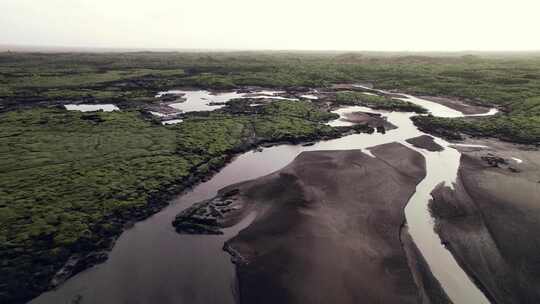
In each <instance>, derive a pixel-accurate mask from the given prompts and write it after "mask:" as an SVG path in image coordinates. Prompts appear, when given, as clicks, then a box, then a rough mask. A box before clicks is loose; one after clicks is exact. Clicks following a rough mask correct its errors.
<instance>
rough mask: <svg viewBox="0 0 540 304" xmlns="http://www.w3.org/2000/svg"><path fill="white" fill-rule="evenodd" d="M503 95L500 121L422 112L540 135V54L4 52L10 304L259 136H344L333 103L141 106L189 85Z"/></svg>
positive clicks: (2, 249) (530, 137)
mask: <svg viewBox="0 0 540 304" xmlns="http://www.w3.org/2000/svg"><path fill="white" fill-rule="evenodd" d="M355 82H360V83H373V84H374V85H375V87H377V88H382V89H394V90H398V91H403V92H407V93H412V94H425V95H438V96H448V97H454V98H458V99H461V100H464V101H466V102H468V103H472V104H478V105H490V106H491V105H495V106H498V107H499V108H500V109H502V110H503V111H504V112H503V113H501V114H498V115H496V116H494V117H482V118H459V119H443V118H436V117H432V116H422V117H416V118H415V123H416V124H417V125H419V126H420V127H422V128H424V129H426V130H429V131H432V132H436V133H439V134H442V135H445V136H454V137H456V136H459V133H460V132H463V133H468V134H471V135H478V136H494V137H499V138H502V139H505V140H509V141H517V142H525V143H536V144H538V143H539V139H540V130H539V129H540V56H539V55H538V54H532V55H528V56H520V55H513V56H483V57H482V56H457V55H445V56H442V55H437V56H416V55H415V56H411V55H406V56H404V55H399V54H398V55H388V54H362V53H348V54H338V53H282V52H267V53H262V52H260V53H254V52H233V53H208V54H204V53H144V52H141V53H126V54H117V53H104V54H81V53H62V54H39V53H0V259H1V261H2V262H1V263H2V264H1V265H2V266H1V271H0V302H21V301H23V300H26V299H28V297H29V296H31V295H34V294H36V293H38V292H40V291H42V290H44V289H45V288H47V284H48V282H49V281H50V279H51V277H52V275H53V274H54V272H55V271H57V270H58V269H59V267H61V265H63V263H64V262H65V261H66V260H67V258H68V257H69V256H72V255H73V254H79V255H81V257H83V258H85V255H86V254H88V253H89V252H93V251H96V250H100V249H104V248H107V246H108V245H109V244H110V241H111V238H112V237H113V236H116V235H118V234H119V233H120V231H121V229H122V226H123V225H124V224H125V223H126V221H129V220H134V219H139V218H143V217H145V216H148V215H149V214H151V213H153V212H155V211H156V210H158V209H159V208H161V207H162V206H163V205H164V204H165V203H166V202H167V198H168V196H169V195H170V194H172V193H177V192H178V191H181V190H182V189H184V188H185V187H189V186H190V185H191V184H192V183H193V182H194V181H196V180H197V178H199V177H201V176H204V175H207V174H210V173H212V172H213V171H214V170H216V169H218V168H220V167H221V166H223V165H224V164H225V162H226V161H227V160H228V157H229V156H230V155H231V154H233V153H236V152H240V151H244V150H245V149H248V148H251V147H253V146H254V145H256V144H261V143H265V142H277V141H290V142H297V141H302V140H305V141H309V140H316V139H320V138H328V137H336V136H339V135H340V134H341V132H342V131H343V130H337V129H333V128H330V127H328V126H326V125H324V124H321V121H326V120H329V119H332V118H335V115H334V114H330V113H327V112H325V111H320V110H318V109H317V106H324V103H325V102H326V101H322V102H321V103H320V104H318V105H317V102H315V101H314V102H313V103H309V102H290V101H279V102H274V103H272V104H269V105H265V106H261V107H249V103H250V102H251V101H250V100H243V101H239V100H236V101H232V102H231V103H230V105H229V106H228V107H226V108H224V109H223V110H222V111H218V112H212V113H190V114H189V115H186V117H184V122H183V123H181V124H178V125H172V126H162V125H160V124H159V122H157V121H154V120H153V119H150V118H144V117H145V116H144V115H141V114H140V112H139V111H138V110H139V109H141V108H145V107H149V106H151V105H152V103H154V102H156V101H158V100H157V99H156V98H154V96H155V94H156V92H158V91H162V90H166V89H171V88H179V87H200V88H204V89H231V88H240V87H244V86H263V87H268V88H281V89H291V90H297V91H300V89H301V88H300V87H313V88H315V87H316V88H320V89H321V90H325V89H327V88H328V87H330V86H331V85H332V84H335V83H355ZM335 101H336V102H337V103H341V104H355V105H364V106H370V107H374V108H379V109H390V110H404V111H415V112H418V113H422V112H423V111H424V110H423V109H422V108H419V107H417V106H414V105H412V104H409V103H406V102H402V101H399V100H395V99H391V98H388V97H380V96H379V97H374V96H368V95H366V94H362V93H358V92H338V93H337V94H336V100H335ZM73 102H84V103H92V102H95V103H101V102H114V103H115V104H117V105H119V106H120V107H121V108H122V109H123V111H122V112H112V113H103V112H97V113H78V112H67V111H65V110H62V109H60V108H58V107H55V106H56V105H58V104H63V103H73Z"/></svg>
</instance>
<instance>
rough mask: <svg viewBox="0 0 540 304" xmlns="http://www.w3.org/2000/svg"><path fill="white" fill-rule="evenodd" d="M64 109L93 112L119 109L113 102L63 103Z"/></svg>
mask: <svg viewBox="0 0 540 304" xmlns="http://www.w3.org/2000/svg"><path fill="white" fill-rule="evenodd" d="M64 107H65V108H66V110H69V111H81V112H95V111H104V112H112V111H120V109H119V108H118V107H117V106H115V105H113V104H67V105H64Z"/></svg>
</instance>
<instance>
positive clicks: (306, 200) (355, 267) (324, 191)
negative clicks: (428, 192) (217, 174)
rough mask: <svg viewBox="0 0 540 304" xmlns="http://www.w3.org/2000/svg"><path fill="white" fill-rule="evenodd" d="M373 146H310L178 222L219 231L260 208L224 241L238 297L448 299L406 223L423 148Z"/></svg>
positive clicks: (184, 227) (183, 228)
mask: <svg viewBox="0 0 540 304" xmlns="http://www.w3.org/2000/svg"><path fill="white" fill-rule="evenodd" d="M370 151H371V153H372V154H373V155H374V156H375V157H371V156H368V155H367V154H365V153H362V151H360V150H348V151H314V152H304V153H302V154H300V155H299V156H298V157H297V158H296V159H295V160H294V161H293V162H292V163H290V164H289V165H288V166H286V167H285V168H283V169H281V170H279V171H277V172H275V173H272V174H270V175H267V176H264V177H261V178H258V179H255V180H252V181H247V182H243V183H240V184H235V185H231V186H228V187H226V188H224V189H222V190H221V191H220V193H219V194H218V196H217V197H215V198H213V199H211V200H208V201H204V202H201V203H199V204H197V205H195V206H193V207H192V208H190V210H186V211H185V212H183V213H181V214H179V215H178V217H177V219H176V221H175V226H176V227H177V230H178V231H179V232H183V233H208V232H211V233H213V232H216V230H219V229H220V228H221V227H226V226H229V225H232V224H234V223H235V222H238V221H239V220H240V219H241V218H243V217H244V216H245V215H246V214H249V213H251V212H255V213H256V214H257V215H256V217H255V220H254V221H253V222H252V223H251V225H249V226H248V227H247V228H245V229H244V230H242V231H241V232H240V233H239V234H238V235H237V236H235V237H233V238H232V239H230V240H229V241H227V242H226V244H225V246H224V249H225V250H226V251H228V252H229V253H230V254H231V256H232V260H233V262H234V263H235V264H236V269H237V279H238V286H237V288H238V289H237V295H238V299H239V302H240V303H448V302H449V300H448V298H447V297H446V295H445V294H444V292H443V291H442V289H441V287H440V285H439V283H438V282H437V281H436V280H435V278H434V277H433V276H432V275H431V273H430V271H429V267H427V265H426V264H425V261H424V260H423V259H422V257H421V255H420V254H419V252H418V250H417V249H416V247H415V246H414V243H413V242H412V241H411V240H410V236H409V235H408V232H407V230H406V229H404V228H405V226H404V224H405V215H404V208H405V206H406V204H407V202H408V200H409V198H410V197H411V196H412V194H413V193H414V191H415V188H416V185H417V184H418V183H419V182H420V181H421V180H422V179H423V178H424V177H425V174H426V168H425V159H424V157H423V156H422V155H421V154H420V153H418V152H415V151H413V150H411V149H409V148H407V147H405V146H403V145H401V144H398V143H390V144H385V145H380V146H377V147H374V148H371V149H370ZM179 227H180V229H178V228H179Z"/></svg>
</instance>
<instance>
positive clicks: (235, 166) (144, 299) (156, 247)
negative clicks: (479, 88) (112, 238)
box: [32, 91, 489, 304]
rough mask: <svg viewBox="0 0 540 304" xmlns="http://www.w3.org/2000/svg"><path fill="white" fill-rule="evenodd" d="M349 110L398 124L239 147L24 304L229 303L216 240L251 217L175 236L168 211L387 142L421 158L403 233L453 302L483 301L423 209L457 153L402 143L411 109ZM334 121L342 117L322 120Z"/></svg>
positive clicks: (439, 111) (451, 173)
mask: <svg viewBox="0 0 540 304" xmlns="http://www.w3.org/2000/svg"><path fill="white" fill-rule="evenodd" d="M192 94H194V95H192V96H197V97H196V98H199V99H202V98H208V96H209V93H208V92H206V91H199V93H195V92H192ZM227 94H236V93H227ZM216 96H219V95H212V97H213V98H218V99H219V98H223V99H226V98H231V96H233V98H234V96H237V95H226V97H225V96H221V97H216ZM188 99H189V98H188ZM214 100H215V99H214ZM408 100H410V101H412V102H414V103H417V104H421V105H422V106H424V107H426V108H428V109H429V110H430V111H432V113H434V114H436V115H439V116H445V117H454V115H455V112H454V110H451V109H449V108H446V107H443V108H441V107H439V105H438V104H435V105H436V106H433V103H432V102H429V101H425V100H421V99H417V98H411V99H408ZM432 106H433V108H432ZM354 111H369V112H373V113H381V114H382V115H383V116H385V117H387V119H388V121H389V122H390V123H392V124H394V125H396V126H398V128H397V129H393V130H389V131H387V132H386V134H381V133H374V134H355V135H350V136H346V137H343V138H338V139H333V140H329V141H323V142H318V143H316V144H315V145H313V146H307V147H303V146H298V145H297V146H294V145H281V146H276V147H270V148H266V149H264V150H263V151H262V152H247V153H244V154H242V155H240V156H238V157H237V158H236V159H235V160H234V161H233V162H232V163H230V164H229V165H228V166H226V167H225V168H224V169H223V170H221V171H220V172H219V173H218V174H217V175H215V176H214V177H213V178H212V179H210V180H209V181H207V182H205V183H202V184H200V185H198V186H196V187H195V188H194V189H193V190H192V191H191V192H188V193H186V194H184V195H181V196H179V197H178V198H177V199H175V200H174V201H173V202H172V204H171V205H170V206H168V207H167V208H165V209H164V210H162V211H161V212H159V213H157V214H155V215H154V216H152V217H150V218H149V219H147V220H145V221H142V222H139V223H137V224H135V226H134V227H133V228H131V229H130V230H128V231H126V232H124V233H123V234H122V235H121V237H120V238H119V239H118V241H117V243H116V245H115V247H114V248H113V250H112V252H111V253H110V256H109V259H108V260H107V261H106V262H105V263H103V264H100V265H98V266H97V267H94V268H91V269H88V270H86V271H84V272H82V273H80V274H78V275H77V276H75V277H73V278H72V279H70V280H68V281H67V282H66V284H64V285H63V286H61V287H60V288H59V289H58V290H56V291H52V292H48V293H45V294H43V295H42V296H40V297H38V298H37V299H35V300H34V301H33V302H32V303H51V304H52V303H66V302H69V301H70V300H71V299H74V298H75V297H77V296H78V295H80V296H82V301H81V303H133V304H136V303H163V304H167V303H205V304H206V303H225V304H226V303H234V299H233V292H232V289H233V288H234V282H235V279H234V267H233V264H232V263H231V262H230V257H229V256H228V254H227V253H225V252H224V251H222V246H223V243H224V242H225V241H226V240H227V239H229V238H231V237H232V236H234V235H236V234H237V233H238V231H239V230H241V229H243V227H245V226H247V225H248V224H249V222H250V221H251V220H252V218H249V219H247V220H246V221H243V222H242V223H240V224H239V225H237V226H235V227H232V228H230V229H226V230H225V234H224V235H220V236H206V235H204V236H200V235H195V236H193V235H179V234H177V233H176V232H175V231H174V229H173V227H172V225H171V222H172V221H173V219H174V217H175V215H176V214H177V213H179V212H180V211H181V210H183V209H185V208H187V207H189V206H191V205H192V204H193V203H196V202H199V201H202V200H205V199H209V198H212V197H213V196H215V195H216V192H217V190H219V189H220V188H222V187H224V186H227V185H230V184H233V183H236V182H240V181H245V180H250V179H254V178H258V177H260V176H263V175H266V174H269V173H272V172H274V171H276V170H279V169H281V168H283V167H284V166H285V165H287V164H288V163H290V162H291V161H292V160H293V159H294V158H295V157H296V156H297V155H298V154H299V153H301V152H303V151H313V150H348V149H364V151H365V152H366V153H368V154H370V156H372V157H373V155H372V154H371V153H369V150H367V149H366V148H369V147H373V146H376V145H379V144H385V143H389V142H399V143H402V144H404V145H406V146H408V147H410V148H412V149H415V150H416V151H418V152H420V153H422V154H423V155H424V156H425V157H426V166H427V176H426V178H425V179H424V180H423V181H422V182H421V183H420V184H419V185H418V187H417V191H416V193H415V194H414V195H413V197H412V198H411V200H410V202H409V204H408V205H407V208H406V210H405V213H406V217H407V222H408V225H409V232H410V233H411V235H412V237H413V239H414V241H415V243H416V244H417V246H418V247H419V249H420V250H421V252H422V253H423V255H424V257H425V258H426V260H427V262H428V264H429V266H430V267H431V269H432V270H433V273H434V275H435V276H436V278H437V279H438V280H439V281H440V282H441V284H442V286H443V288H444V289H445V291H446V292H447V294H448V296H449V297H450V298H451V299H452V301H454V303H456V304H457V303H475V304H476V303H489V302H488V301H487V300H486V298H485V297H484V295H483V294H482V293H481V292H480V291H479V290H478V289H477V288H476V286H475V285H474V284H473V283H472V282H471V280H470V279H469V278H468V277H467V275H466V274H465V272H464V271H463V270H462V269H461V268H460V267H459V266H458V265H457V263H456V262H455V260H454V259H453V257H452V255H451V254H450V252H449V251H447V250H446V249H445V248H444V247H443V246H442V245H441V243H440V239H439V237H438V235H437V234H435V233H434V231H433V223H432V218H431V216H430V214H429V212H428V209H427V203H428V201H429V199H430V198H431V196H430V192H431V190H432V189H433V188H434V187H435V185H437V184H438V183H440V182H442V181H444V182H446V183H447V184H450V183H451V182H453V181H454V180H455V178H456V173H457V169H458V166H459V152H458V151H456V150H455V149H453V148H451V147H449V144H448V143H447V142H445V141H443V140H441V139H436V142H437V143H438V144H439V145H441V146H443V147H445V150H444V151H442V152H429V151H426V150H423V149H417V148H415V147H413V146H412V145H410V144H408V143H407V142H406V141H405V140H406V139H408V138H411V137H416V136H419V135H423V134H424V133H422V132H420V131H419V130H418V129H417V128H416V127H415V126H414V125H413V123H412V121H411V120H410V117H411V116H412V115H413V114H411V113H400V112H379V111H374V110H371V109H368V108H364V107H349V108H345V109H340V110H337V111H336V113H338V114H340V115H341V116H343V115H344V114H345V113H349V112H354ZM340 123H342V120H336V121H334V122H331V123H330V124H331V125H339V124H340Z"/></svg>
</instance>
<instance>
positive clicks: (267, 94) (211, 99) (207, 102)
mask: <svg viewBox="0 0 540 304" xmlns="http://www.w3.org/2000/svg"><path fill="white" fill-rule="evenodd" d="M279 93H283V91H268V90H263V91H257V92H255V93H237V92H225V93H212V92H209V91H204V90H201V91H182V90H170V91H164V92H159V93H158V94H157V95H156V97H161V96H163V95H165V94H168V95H177V96H178V97H179V98H180V97H183V98H185V101H184V102H179V103H172V104H169V106H170V107H172V108H175V109H177V110H180V111H181V112H184V113H187V112H194V111H214V110H217V109H220V108H223V107H224V106H225V103H226V102H227V101H229V100H231V99H234V98H247V97H249V98H255V99H261V98H272V99H285V100H297V99H296V98H287V97H282V96H278V95H277V94H279ZM216 103H219V104H216Z"/></svg>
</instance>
